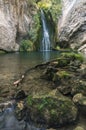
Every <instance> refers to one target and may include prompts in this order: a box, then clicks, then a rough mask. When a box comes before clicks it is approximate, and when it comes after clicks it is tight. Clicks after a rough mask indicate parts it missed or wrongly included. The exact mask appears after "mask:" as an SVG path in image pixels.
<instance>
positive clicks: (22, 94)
mask: <svg viewBox="0 0 86 130" xmlns="http://www.w3.org/2000/svg"><path fill="white" fill-rule="evenodd" d="M24 98H26V94H25V92H24V91H23V90H19V91H18V92H17V94H16V95H15V99H16V100H21V99H24Z"/></svg>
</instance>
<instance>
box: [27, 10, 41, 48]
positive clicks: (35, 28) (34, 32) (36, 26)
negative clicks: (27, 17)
mask: <svg viewBox="0 0 86 130" xmlns="http://www.w3.org/2000/svg"><path fill="white" fill-rule="evenodd" d="M40 28H41V25H40V14H39V12H37V13H36V14H34V15H33V25H32V28H31V30H30V31H29V36H30V40H31V41H32V42H33V43H34V44H35V45H36V47H37V44H38V42H39V41H38V39H39V36H40V34H39V30H40Z"/></svg>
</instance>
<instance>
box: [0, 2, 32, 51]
mask: <svg viewBox="0 0 86 130" xmlns="http://www.w3.org/2000/svg"><path fill="white" fill-rule="evenodd" d="M30 22H31V17H30V15H29V14H28V4H27V1H26V0H0V49H1V50H5V51H8V52H9V51H18V49H19V38H21V37H23V36H25V35H26V34H27V32H28V29H29V26H30Z"/></svg>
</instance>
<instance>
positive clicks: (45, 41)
mask: <svg viewBox="0 0 86 130" xmlns="http://www.w3.org/2000/svg"><path fill="white" fill-rule="evenodd" d="M41 20H42V26H43V38H42V43H41V45H40V50H41V51H49V50H50V48H51V45H50V36H49V31H48V28H47V23H46V17H45V14H44V12H43V10H41Z"/></svg>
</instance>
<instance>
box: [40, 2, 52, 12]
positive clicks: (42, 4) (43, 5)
mask: <svg viewBox="0 0 86 130" xmlns="http://www.w3.org/2000/svg"><path fill="white" fill-rule="evenodd" d="M51 6H52V3H51V1H50V0H42V1H40V2H38V8H40V9H44V10H45V9H50V7H51Z"/></svg>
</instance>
